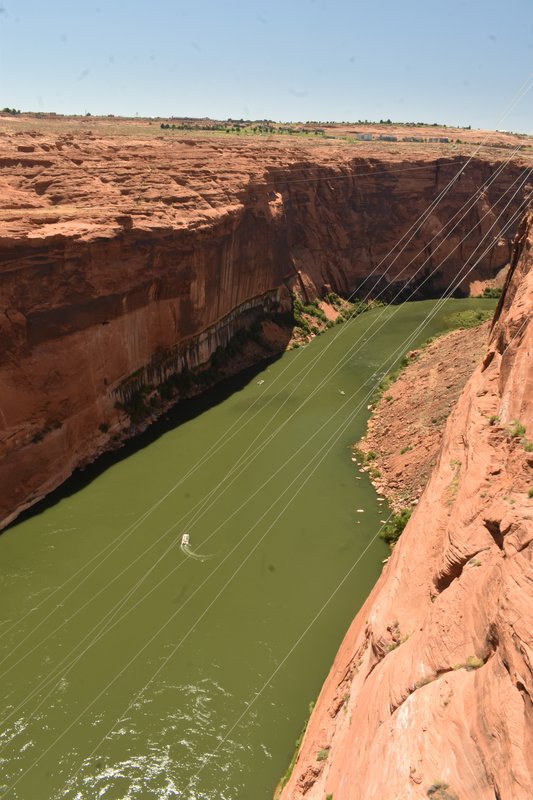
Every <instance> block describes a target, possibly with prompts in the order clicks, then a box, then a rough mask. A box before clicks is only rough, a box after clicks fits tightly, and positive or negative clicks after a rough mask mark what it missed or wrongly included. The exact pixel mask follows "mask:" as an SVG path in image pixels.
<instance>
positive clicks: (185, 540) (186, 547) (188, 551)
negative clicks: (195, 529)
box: [180, 533, 214, 561]
mask: <svg viewBox="0 0 533 800" xmlns="http://www.w3.org/2000/svg"><path fill="white" fill-rule="evenodd" d="M180 550H181V552H182V553H185V555H186V556H188V557H189V558H194V559H195V560H196V561H207V560H208V559H210V558H213V556H214V553H213V554H207V553H205V554H204V553H195V551H194V550H193V549H192V547H191V546H190V544H189V534H188V533H184V534H183V536H182V537H181V544H180Z"/></svg>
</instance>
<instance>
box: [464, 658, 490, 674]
mask: <svg viewBox="0 0 533 800" xmlns="http://www.w3.org/2000/svg"><path fill="white" fill-rule="evenodd" d="M484 663H485V662H484V661H483V659H482V658H478V657H477V656H468V658H467V659H466V664H465V669H466V670H468V671H469V672H470V671H471V670H473V669H479V668H480V667H482V666H483V664H484Z"/></svg>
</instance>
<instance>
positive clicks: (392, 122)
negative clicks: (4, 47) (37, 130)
mask: <svg viewBox="0 0 533 800" xmlns="http://www.w3.org/2000/svg"><path fill="white" fill-rule="evenodd" d="M0 114H6V115H10V116H13V117H15V116H19V115H24V114H33V115H35V116H47V115H49V116H57V117H76V118H78V117H79V118H81V119H84V118H88V117H94V118H95V119H123V120H143V119H146V120H153V121H157V120H191V121H201V120H206V121H209V122H269V123H274V124H276V125H391V126H394V125H403V126H406V127H425V128H454V129H457V130H479V131H482V130H487V131H492V132H494V133H511V134H517V135H520V136H532V135H533V133H527V132H526V131H517V130H516V131H515V130H510V129H508V128H479V127H475V126H473V125H459V124H453V123H449V122H425V121H423V120H419V121H417V122H413V121H409V122H407V121H404V120H394V119H388V118H387V119H379V120H371V119H364V120H363V119H346V120H332V119H329V120H326V119H312V120H303V119H291V120H288V119H273V118H270V117H247V118H245V117H229V116H228V117H213V116H209V115H208V114H203V115H201V116H192V115H190V114H182V115H176V114H158V115H144V114H137V113H135V114H112V113H109V114H97V113H93V112H91V111H85V112H75V111H73V112H63V111H53V110H46V111H45V110H42V109H41V110H38V111H36V110H34V109H24V108H21V109H18V108H15V107H14V106H13V107H11V108H9V106H3V107H2V108H0Z"/></svg>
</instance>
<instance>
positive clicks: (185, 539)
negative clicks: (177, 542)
mask: <svg viewBox="0 0 533 800" xmlns="http://www.w3.org/2000/svg"><path fill="white" fill-rule="evenodd" d="M185 544H189V534H188V533H184V534H183V536H182V537H181V546H182V547H183V545H185Z"/></svg>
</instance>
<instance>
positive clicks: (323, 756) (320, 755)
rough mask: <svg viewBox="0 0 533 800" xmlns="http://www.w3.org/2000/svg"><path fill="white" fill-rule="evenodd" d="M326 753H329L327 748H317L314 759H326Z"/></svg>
mask: <svg viewBox="0 0 533 800" xmlns="http://www.w3.org/2000/svg"><path fill="white" fill-rule="evenodd" d="M328 755H329V749H328V748H324V749H323V750H319V751H318V753H317V754H316V760H317V761H327V758H328Z"/></svg>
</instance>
